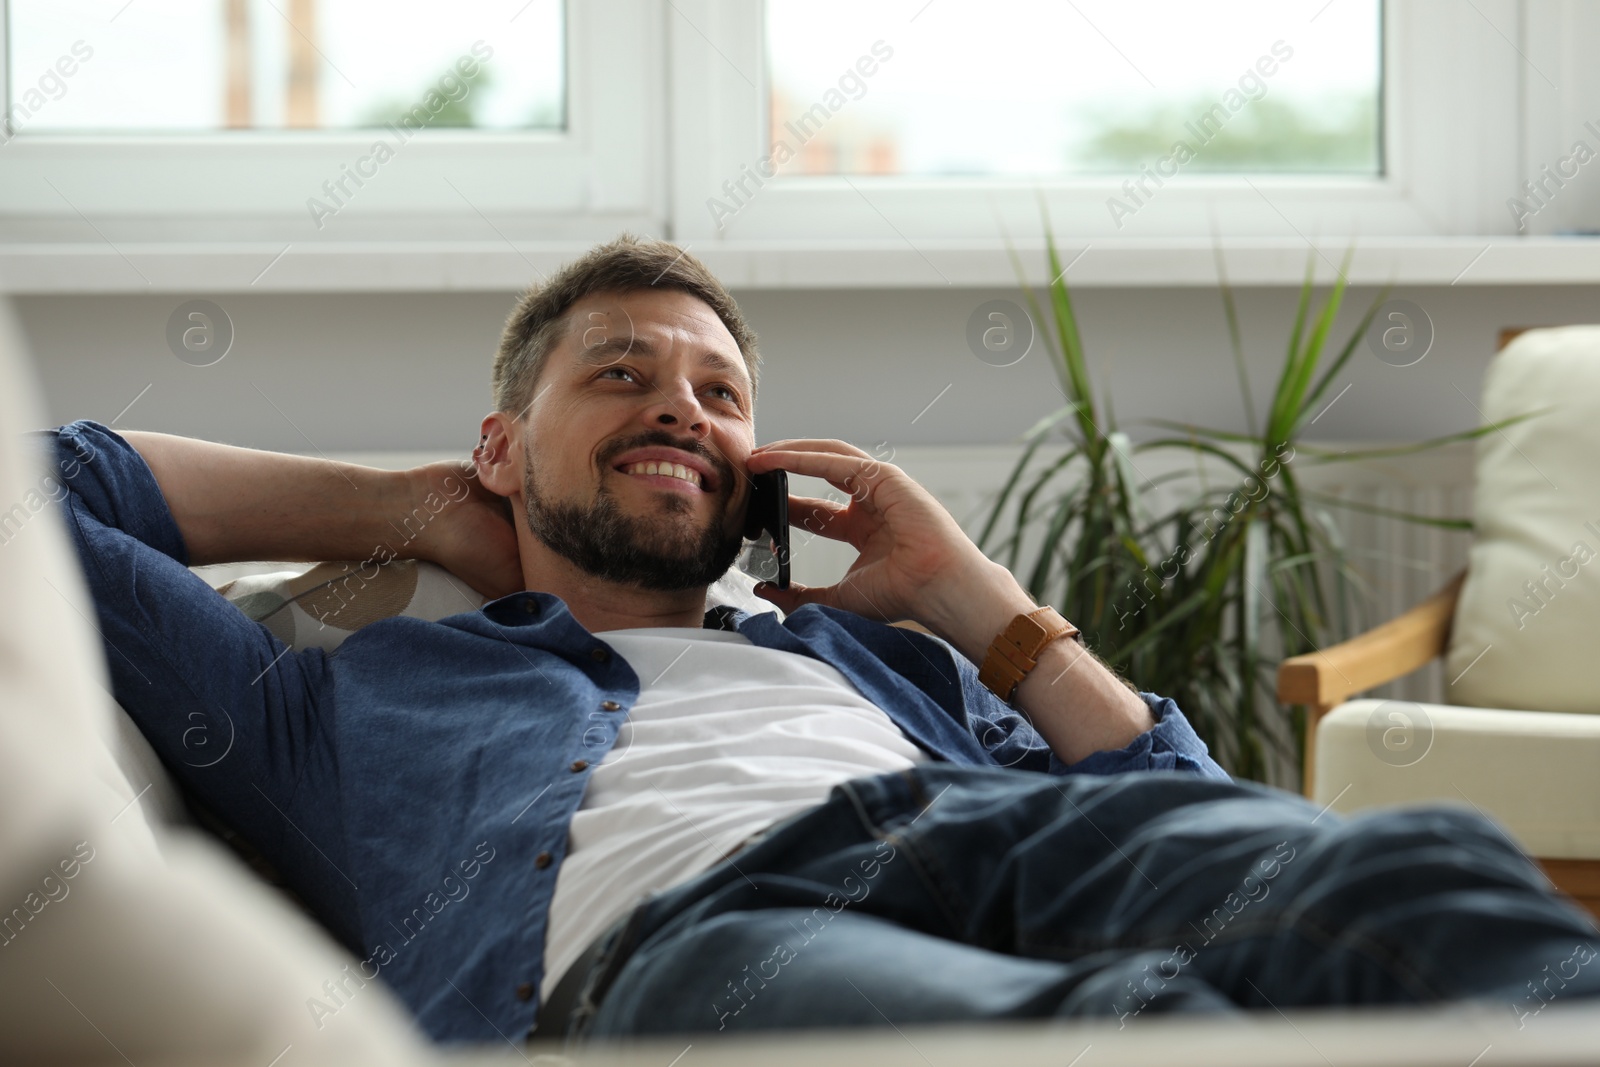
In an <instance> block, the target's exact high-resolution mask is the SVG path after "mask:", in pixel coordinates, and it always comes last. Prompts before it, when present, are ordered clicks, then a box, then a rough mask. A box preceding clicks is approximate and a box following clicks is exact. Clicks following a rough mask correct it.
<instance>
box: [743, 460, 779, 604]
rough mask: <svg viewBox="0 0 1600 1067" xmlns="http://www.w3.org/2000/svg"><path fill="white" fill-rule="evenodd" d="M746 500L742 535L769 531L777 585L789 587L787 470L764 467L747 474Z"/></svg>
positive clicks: (757, 535)
mask: <svg viewBox="0 0 1600 1067" xmlns="http://www.w3.org/2000/svg"><path fill="white" fill-rule="evenodd" d="M750 480H751V482H752V484H751V487H750V504H749V508H748V510H747V511H745V515H744V536H745V537H746V539H748V540H751V541H759V540H760V539H761V535H762V533H763V532H765V533H770V534H771V535H772V555H773V557H774V558H775V559H776V560H777V561H778V588H779V589H787V588H789V472H788V471H781V470H773V471H767V472H766V473H764V474H753V475H751V476H750Z"/></svg>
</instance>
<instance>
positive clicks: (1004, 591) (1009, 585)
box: [746, 439, 1037, 660]
mask: <svg viewBox="0 0 1600 1067" xmlns="http://www.w3.org/2000/svg"><path fill="white" fill-rule="evenodd" d="M746 466H747V468H748V469H749V471H750V473H751V474H752V475H759V474H762V473H765V472H767V471H770V470H775V469H782V470H786V471H789V472H790V473H792V474H801V475H808V476H811V477H815V478H821V479H823V480H825V481H827V482H828V484H830V485H832V486H833V487H834V488H835V489H838V490H840V491H842V492H844V493H847V494H849V499H848V500H846V501H845V502H843V503H835V502H833V501H829V500H822V499H819V498H816V497H803V496H793V495H791V496H790V497H789V521H790V523H791V524H792V525H793V526H794V527H795V528H797V529H801V530H807V531H810V532H812V533H815V534H818V535H820V536H822V537H827V538H831V539H833V540H835V541H843V542H845V543H847V544H849V545H851V546H853V547H854V548H855V549H856V550H857V551H858V552H859V553H860V555H859V556H858V557H857V558H856V560H855V562H854V563H852V564H851V566H850V569H849V570H848V571H846V572H845V575H844V577H843V578H842V579H840V580H839V581H838V582H837V583H835V584H833V585H829V586H821V587H816V588H812V587H807V586H803V585H791V586H790V587H789V588H788V589H779V588H776V587H775V586H773V585H771V584H770V583H762V584H760V585H758V586H756V593H757V594H758V595H760V596H761V597H763V598H765V599H767V600H769V601H771V602H772V603H774V604H776V605H778V607H780V608H782V609H784V611H786V612H788V611H793V610H795V609H796V608H799V607H801V606H802V605H804V604H812V603H817V604H826V605H829V606H830V607H836V608H842V609H844V610H846V611H853V612H855V613H856V614H858V615H863V616H865V617H867V618H869V619H878V620H881V621H884V622H894V621H898V620H900V619H912V620H914V621H916V622H919V623H921V624H923V625H924V626H926V627H928V629H930V630H932V631H933V632H934V633H936V634H939V635H940V636H941V637H944V638H945V639H946V640H949V641H950V642H951V643H952V644H954V645H956V647H958V648H960V649H961V650H962V652H963V653H965V654H966V655H968V656H969V657H975V658H976V659H979V660H981V659H982V657H983V653H984V650H985V649H987V647H988V644H989V642H990V640H992V639H993V637H994V634H995V633H996V632H998V630H999V629H1000V628H1001V627H1003V626H1004V625H1005V624H1006V623H1007V622H1009V621H1010V619H1011V618H1012V616H1014V615H1016V614H1017V613H1018V612H1024V611H1029V610H1032V609H1033V608H1034V607H1037V605H1035V604H1034V603H1033V601H1032V599H1031V598H1030V597H1029V596H1028V594H1027V592H1026V591H1025V590H1023V589H1022V587H1021V586H1020V585H1019V584H1018V583H1017V581H1016V579H1015V578H1014V577H1013V576H1012V574H1011V572H1010V571H1008V570H1007V569H1006V568H1005V567H1003V566H1001V565H1000V564H998V563H995V562H994V561H993V560H991V559H989V558H988V557H987V556H985V555H984V554H983V552H982V551H980V550H979V549H978V546H977V545H975V544H973V543H972V540H971V538H969V537H967V535H966V533H965V531H963V530H962V529H961V527H960V525H959V524H958V523H957V522H956V521H955V519H954V518H952V517H951V515H950V513H949V512H948V511H946V510H945V508H944V505H942V504H940V503H939V502H938V501H937V500H935V499H934V497H933V495H932V494H931V493H929V492H928V491H927V490H926V489H924V488H923V487H922V486H920V485H918V484H917V483H916V482H915V481H914V480H913V479H912V478H911V477H910V475H908V474H906V473H905V472H904V471H902V470H901V469H900V468H899V467H896V466H895V465H894V464H892V463H885V462H884V461H882V460H880V459H876V458H874V457H873V456H870V455H868V454H867V453H866V452H864V451H862V450H861V449H859V448H857V447H855V446H854V445H851V444H847V443H845V442H843V441H828V440H812V439H805V440H788V441H774V442H772V443H770V444H765V445H762V446H760V447H759V448H756V449H755V450H754V451H752V452H751V454H750V458H749V461H748V462H747V464H746Z"/></svg>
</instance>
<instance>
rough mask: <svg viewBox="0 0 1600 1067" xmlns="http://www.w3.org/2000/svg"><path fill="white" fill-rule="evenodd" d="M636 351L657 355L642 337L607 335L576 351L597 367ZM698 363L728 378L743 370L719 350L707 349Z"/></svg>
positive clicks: (586, 361)
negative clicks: (596, 342) (601, 339)
mask: <svg viewBox="0 0 1600 1067" xmlns="http://www.w3.org/2000/svg"><path fill="white" fill-rule="evenodd" d="M630 353H637V354H639V355H641V356H643V357H645V358H646V359H655V358H657V357H658V356H659V353H658V352H657V351H656V348H655V346H654V345H652V344H651V343H650V342H649V341H646V340H644V339H643V338H642V337H608V338H606V339H605V340H604V341H601V342H600V343H599V344H597V345H590V346H589V347H587V348H584V349H582V350H580V351H579V352H578V362H579V363H581V364H584V365H585V366H591V367H598V366H604V365H607V364H611V363H615V362H616V361H617V360H618V359H620V358H621V357H622V356H625V355H629V354H630ZM700 365H701V366H702V367H710V368H712V369H713V370H719V371H721V372H722V373H724V374H726V375H728V376H729V377H730V378H737V377H740V375H738V374H736V373H735V371H740V370H744V367H743V366H742V364H741V363H740V362H739V361H737V360H733V359H730V358H729V357H728V356H726V355H724V354H723V353H721V352H717V351H715V350H712V349H707V350H706V351H705V352H704V353H702V354H701V356H700ZM744 378H745V382H746V383H748V381H749V372H748V371H745V373H744Z"/></svg>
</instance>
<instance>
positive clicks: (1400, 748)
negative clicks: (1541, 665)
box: [1312, 700, 1600, 859]
mask: <svg viewBox="0 0 1600 1067" xmlns="http://www.w3.org/2000/svg"><path fill="white" fill-rule="evenodd" d="M1596 767H1600V716H1591V715H1571V714H1566V713H1563V712H1549V711H1507V710H1504V709H1498V708H1463V707H1456V706H1451V705H1443V704H1418V703H1414V702H1412V701H1407V700H1351V701H1348V702H1347V703H1344V704H1341V705H1339V706H1338V707H1337V708H1334V709H1333V710H1332V711H1330V712H1329V713H1328V714H1327V715H1325V716H1324V717H1323V719H1322V722H1321V724H1320V725H1319V726H1318V729H1317V755H1316V782H1317V785H1316V795H1315V796H1314V797H1313V798H1312V799H1313V800H1314V801H1315V802H1316V803H1317V804H1319V805H1332V807H1333V809H1334V810H1335V811H1340V812H1352V811H1360V810H1362V809H1364V808H1373V807H1381V806H1384V805H1389V804H1411V803H1418V802H1422V801H1443V802H1447V803H1452V804H1460V805H1466V806H1471V807H1474V808H1477V809H1478V810H1479V811H1481V812H1483V813H1484V814H1486V815H1489V816H1490V817H1492V818H1494V819H1496V820H1498V821H1499V822H1500V823H1501V824H1502V825H1503V826H1504V827H1505V828H1506V829H1507V830H1508V831H1509V832H1510V833H1511V836H1512V837H1514V838H1516V839H1517V841H1518V843H1519V844H1521V845H1522V847H1523V848H1524V849H1526V850H1527V851H1528V852H1529V853H1530V854H1532V855H1535V856H1539V857H1541V858H1545V859H1600V774H1596V773H1595V768H1596Z"/></svg>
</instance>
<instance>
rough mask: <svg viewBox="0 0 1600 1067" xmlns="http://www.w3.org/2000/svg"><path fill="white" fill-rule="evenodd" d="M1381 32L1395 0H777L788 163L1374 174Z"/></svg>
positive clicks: (804, 170)
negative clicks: (1389, 0) (1385, 5)
mask: <svg viewBox="0 0 1600 1067" xmlns="http://www.w3.org/2000/svg"><path fill="white" fill-rule="evenodd" d="M1380 26H1381V4H1380V2H1379V0H1333V2H1331V3H1330V2H1327V0H1307V2H1285V0H1233V2H1229V3H1207V4H1199V3H1195V2H1194V0H1142V2H1140V3H1137V4H1130V3H1126V2H1121V0H1074V2H1073V3H1062V2H1060V0H985V2H983V3H975V2H963V0H931V2H929V0H905V2H896V3H873V4H868V3H862V2H861V0H767V52H768V59H769V64H768V65H769V70H770V71H771V85H770V117H771V128H770V133H771V140H772V150H773V153H774V156H773V162H774V164H776V165H777V166H778V170H779V171H780V172H781V173H786V174H901V175H916V176H941V175H975V176H999V175H1015V176H1038V175H1073V174H1114V175H1121V176H1137V172H1138V171H1139V169H1140V168H1141V167H1143V166H1145V165H1147V164H1148V165H1151V166H1157V167H1158V168H1159V169H1160V170H1161V171H1162V172H1163V173H1168V174H1169V175H1170V174H1172V173H1177V172H1178V171H1180V170H1181V171H1183V172H1184V173H1189V172H1195V171H1211V172H1227V171H1233V172H1238V171H1252V172H1254V171H1277V172H1298V173H1346V174H1376V173H1378V172H1380V170H1381V166H1382V164H1381V156H1380V151H1379V128H1380V126H1379V115H1380V114H1381V110H1380V109H1381V103H1382V100H1381V79H1380V72H1381V69H1382V65H1381V54H1382V53H1381V47H1382V46H1381V29H1380ZM1180 146H1182V147H1180ZM791 154H792V156H791ZM1163 161H1165V162H1163Z"/></svg>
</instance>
